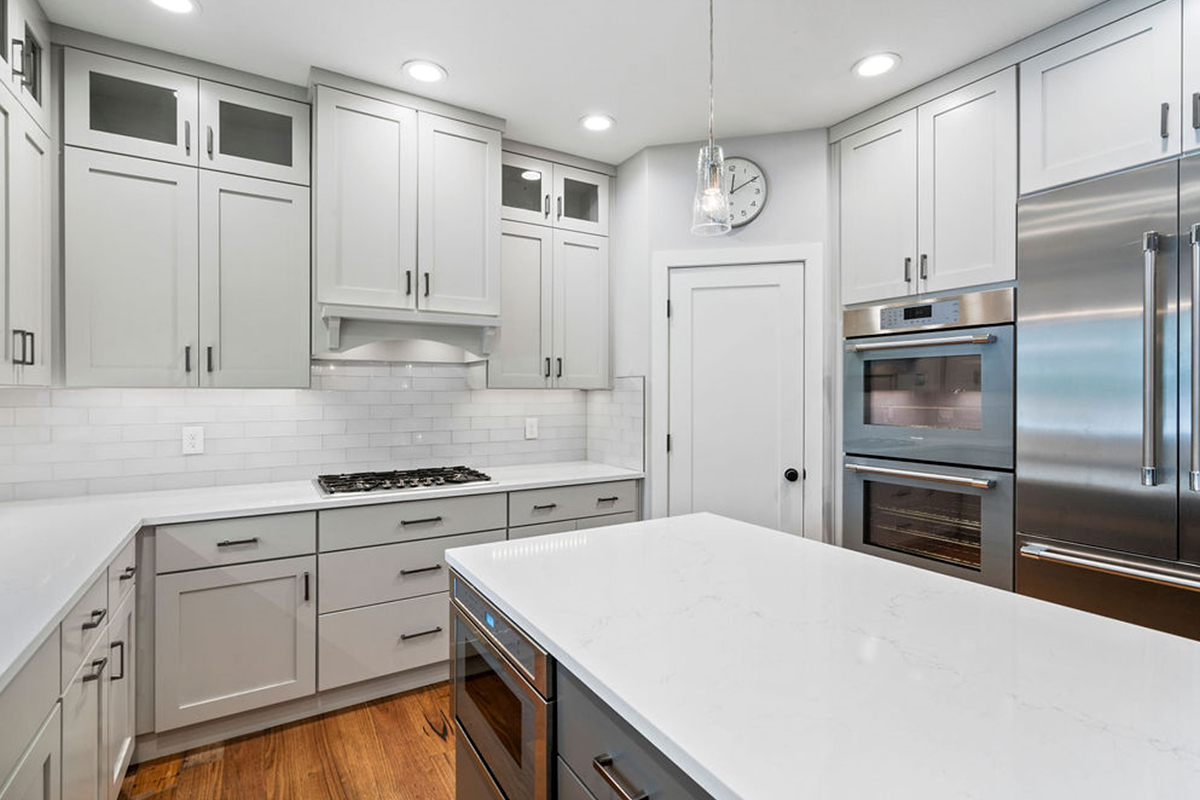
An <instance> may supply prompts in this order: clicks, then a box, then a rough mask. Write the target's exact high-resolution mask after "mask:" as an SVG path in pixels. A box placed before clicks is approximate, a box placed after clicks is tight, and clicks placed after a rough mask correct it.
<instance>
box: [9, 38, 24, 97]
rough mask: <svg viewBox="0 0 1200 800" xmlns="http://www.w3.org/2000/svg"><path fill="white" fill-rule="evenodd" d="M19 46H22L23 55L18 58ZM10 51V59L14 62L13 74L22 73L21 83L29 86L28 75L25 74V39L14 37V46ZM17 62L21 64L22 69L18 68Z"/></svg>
mask: <svg viewBox="0 0 1200 800" xmlns="http://www.w3.org/2000/svg"><path fill="white" fill-rule="evenodd" d="M18 47H20V48H21V57H20V58H17V48H18ZM8 52H9V55H10V56H11V58H10V59H9V60H10V61H11V62H12V64H13V68H12V74H13V75H20V76H21V85H22V86H27V85H28V82H27V80H26V78H27V76H26V75H25V40H24V39H13V40H12V47H11V48H10V49H9V51H8ZM17 64H20V65H21V68H20V69H17Z"/></svg>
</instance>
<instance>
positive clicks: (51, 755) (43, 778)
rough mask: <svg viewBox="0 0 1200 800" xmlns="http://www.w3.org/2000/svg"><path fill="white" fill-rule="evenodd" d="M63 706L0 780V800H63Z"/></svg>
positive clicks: (54, 712) (55, 712) (44, 725)
mask: <svg viewBox="0 0 1200 800" xmlns="http://www.w3.org/2000/svg"><path fill="white" fill-rule="evenodd" d="M62 733H63V730H62V708H61V706H59V705H58V703H55V704H54V707H53V710H52V711H51V712H50V716H49V717H48V718H47V719H46V722H45V723H44V724H43V725H42V728H41V730H40V731H39V732H38V735H37V738H36V739H34V740H33V744H32V745H30V747H29V749H28V750H27V751H26V752H25V755H24V757H23V758H22V759H21V762H20V763H19V764H18V765H17V768H16V769H15V770H14V771H13V773H12V775H10V776H8V778H7V780H6V781H5V782H3V783H0V800H62V746H63V742H62Z"/></svg>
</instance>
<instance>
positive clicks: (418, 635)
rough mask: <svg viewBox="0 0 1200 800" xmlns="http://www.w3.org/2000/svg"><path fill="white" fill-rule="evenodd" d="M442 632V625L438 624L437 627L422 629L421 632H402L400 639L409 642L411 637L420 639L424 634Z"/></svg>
mask: <svg viewBox="0 0 1200 800" xmlns="http://www.w3.org/2000/svg"><path fill="white" fill-rule="evenodd" d="M441 632H442V626H441V625H438V626H437V627H436V628H430V629H429V630H427V631H421V632H420V633H402V634H400V641H402V642H407V641H408V640H409V639H419V638H421V637H422V636H433V635H434V634H435V633H441Z"/></svg>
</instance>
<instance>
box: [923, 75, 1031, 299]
mask: <svg viewBox="0 0 1200 800" xmlns="http://www.w3.org/2000/svg"><path fill="white" fill-rule="evenodd" d="M918 116H919V133H918V136H917V140H918V142H919V143H920V155H919V158H918V159H917V161H918V164H919V165H920V173H919V174H920V191H919V192H918V195H919V197H920V214H919V217H920V230H919V236H918V239H919V242H920V247H919V250H920V255H919V258H918V264H917V272H918V275H919V276H920V281H921V284H920V287H921V291H923V292H940V291H945V290H947V289H961V288H963V287H966V286H972V285H977V284H982V283H994V282H996V281H1011V280H1014V279H1016V277H1017V253H1016V242H1017V76H1016V68H1015V67H1012V68H1009V69H1007V70H1005V71H1004V72H1001V73H999V74H997V75H993V76H992V77H990V78H985V79H984V80H981V81H979V82H977V83H973V84H971V85H970V86H967V87H965V88H963V89H960V90H958V91H957V92H952V93H951V94H948V95H946V96H945V97H942V98H939V99H938V100H935V101H933V102H931V103H927V104H926V105H923V106H921V107H920V108H919V109H918Z"/></svg>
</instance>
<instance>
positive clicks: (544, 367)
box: [488, 166, 554, 389]
mask: <svg viewBox="0 0 1200 800" xmlns="http://www.w3.org/2000/svg"><path fill="white" fill-rule="evenodd" d="M505 169H507V166H506V167H505ZM553 266H554V231H553V230H552V229H550V228H547V227H543V226H541V225H530V224H527V223H522V222H509V221H508V220H505V221H504V223H503V224H502V227H501V236H500V303H501V308H502V309H503V310H502V312H501V313H502V314H503V319H504V325H503V326H502V327H501V328H500V334H499V337H498V338H497V341H496V346H495V349H494V350H493V351H492V355H491V358H490V359H489V360H488V386H490V387H492V388H494V389H545V388H546V387H548V386H550V385H551V384H552V378H551V375H552V371H551V370H552V364H553V358H554V355H553V349H554V341H553V338H552V335H551V331H552V328H553V313H554V295H553Z"/></svg>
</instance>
